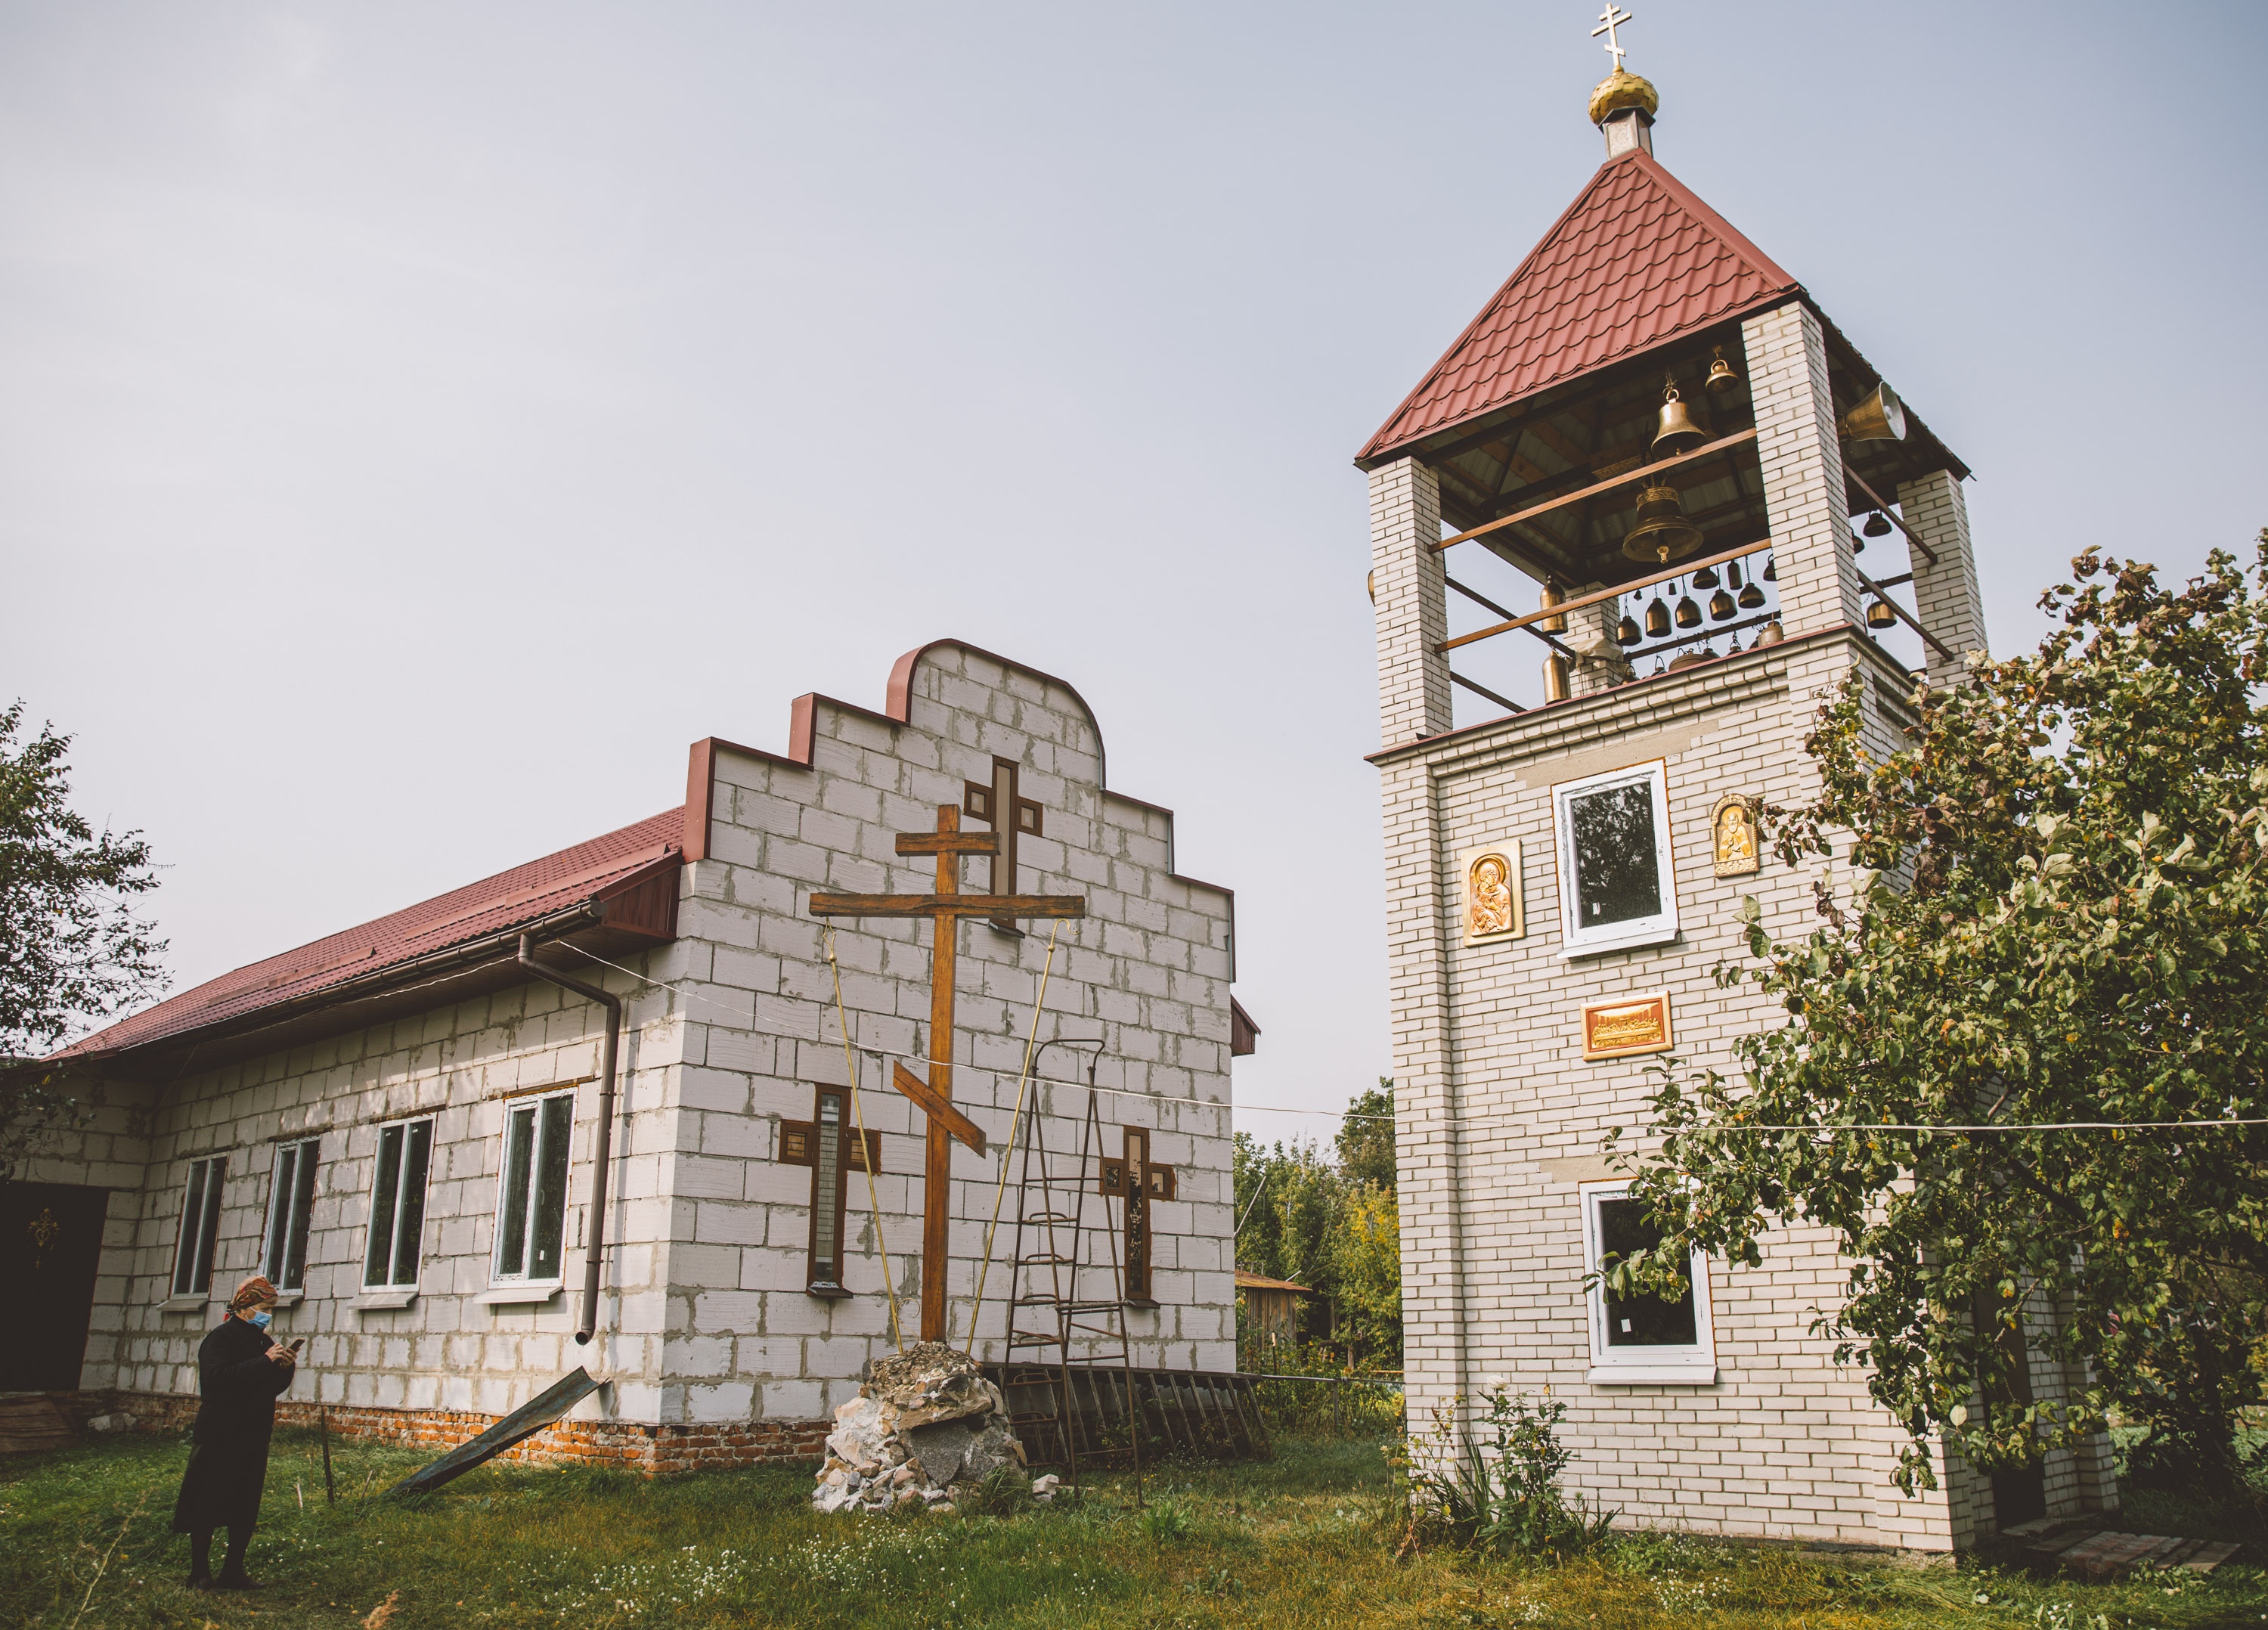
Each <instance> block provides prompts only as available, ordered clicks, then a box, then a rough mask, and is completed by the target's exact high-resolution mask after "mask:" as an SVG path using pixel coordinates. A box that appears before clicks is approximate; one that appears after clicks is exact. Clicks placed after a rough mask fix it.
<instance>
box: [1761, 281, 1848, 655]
mask: <svg viewBox="0 0 2268 1630" xmlns="http://www.w3.org/2000/svg"><path fill="white" fill-rule="evenodd" d="M1741 336H1742V342H1743V343H1744V344H1745V345H1746V347H1747V357H1748V366H1749V394H1750V399H1751V400H1752V401H1753V402H1754V403H1755V406H1756V457H1757V460H1758V461H1759V463H1760V464H1761V466H1762V468H1763V471H1764V508H1765V512H1766V513H1767V514H1768V515H1769V516H1770V518H1771V541H1772V557H1773V560H1774V563H1775V564H1776V566H1777V571H1778V580H1777V582H1776V583H1775V585H1774V586H1775V587H1777V588H1778V591H1779V603H1780V622H1781V623H1782V624H1783V625H1784V626H1785V627H1786V630H1787V631H1788V632H1789V633H1790V634H1808V633H1811V632H1814V631H1817V630H1819V629H1824V628H1835V627H1839V626H1844V625H1849V626H1851V627H1857V626H1859V622H1860V618H1861V616H1862V615H1863V612H1864V604H1863V601H1864V591H1863V590H1862V589H1861V588H1860V587H1859V579H1858V575H1857V569H1856V562H1855V559H1854V557H1853V556H1852V550H1851V525H1850V518H1849V516H1848V514H1847V513H1845V503H1846V499H1845V496H1844V479H1843V450H1842V446H1841V444H1840V443H1839V442H1838V441H1837V436H1836V426H1835V399H1834V396H1833V395H1831V394H1830V391H1829V389H1828V384H1827V344H1826V340H1825V337H1824V336H1823V333H1822V331H1821V329H1820V326H1819V319H1818V317H1817V316H1816V315H1815V314H1814V313H1812V311H1811V309H1810V307H1808V306H1805V305H1804V304H1802V303H1801V302H1800V301H1791V302H1790V303H1789V304H1787V305H1786V306H1779V307H1778V308H1777V309H1776V310H1772V311H1768V312H1764V313H1759V314H1758V315H1756V316H1754V317H1751V318H1749V320H1748V321H1745V322H1743V323H1742V325H1741Z"/></svg>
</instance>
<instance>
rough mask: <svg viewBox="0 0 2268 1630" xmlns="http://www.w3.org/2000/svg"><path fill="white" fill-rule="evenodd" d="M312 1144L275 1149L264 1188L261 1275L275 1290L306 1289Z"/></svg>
mask: <svg viewBox="0 0 2268 1630" xmlns="http://www.w3.org/2000/svg"><path fill="white" fill-rule="evenodd" d="M315 1147H316V1145H315V1140H314V1139H313V1138H309V1139H306V1140H303V1141H300V1142H296V1143H279V1144H277V1145H276V1170H275V1173H274V1175H273V1176H271V1177H270V1178H269V1184H268V1243H267V1249H266V1250H264V1251H262V1252H261V1272H263V1273H265V1274H267V1276H268V1280H269V1283H270V1284H272V1285H273V1286H275V1287H276V1289H278V1290H304V1289H306V1285H307V1213H308V1212H309V1211H310V1210H312V1209H313V1206H314V1203H315Z"/></svg>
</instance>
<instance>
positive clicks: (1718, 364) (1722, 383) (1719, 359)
mask: <svg viewBox="0 0 2268 1630" xmlns="http://www.w3.org/2000/svg"><path fill="white" fill-rule="evenodd" d="M1740 382H1741V376H1740V375H1739V374H1737V373H1735V372H1733V365H1732V364H1731V363H1729V362H1727V361H1726V360H1725V348H1724V347H1723V346H1721V345H1719V347H1717V354H1716V356H1715V357H1714V358H1712V359H1711V361H1710V364H1709V377H1708V379H1707V380H1706V381H1705V383H1706V385H1707V386H1708V388H1709V394H1710V395H1712V396H1718V395H1723V394H1724V393H1725V392H1727V391H1728V390H1730V389H1732V388H1733V387H1734V386H1735V385H1738V384H1739V383H1740Z"/></svg>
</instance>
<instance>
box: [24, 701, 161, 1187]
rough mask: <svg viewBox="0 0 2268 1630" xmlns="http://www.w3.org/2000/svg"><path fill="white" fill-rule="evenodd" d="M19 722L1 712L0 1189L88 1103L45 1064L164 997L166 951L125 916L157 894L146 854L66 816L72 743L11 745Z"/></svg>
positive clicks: (49, 735)
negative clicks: (78, 1039)
mask: <svg viewBox="0 0 2268 1630" xmlns="http://www.w3.org/2000/svg"><path fill="white" fill-rule="evenodd" d="M23 719H24V706H23V704H22V703H20V702H18V703H17V704H14V705H13V706H11V707H9V708H7V709H6V710H5V711H0V1177H5V1176H8V1175H10V1174H11V1173H12V1172H13V1171H14V1169H16V1167H17V1166H18V1164H20V1163H21V1162H22V1161H23V1159H24V1157H25V1155H26V1153H27V1152H28V1151H29V1150H30V1149H31V1148H32V1147H33V1145H34V1144H35V1143H36V1142H37V1141H38V1140H39V1139H40V1137H41V1136H42V1135H43V1134H45V1133H47V1132H50V1131H52V1130H53V1129H54V1128H55V1126H57V1125H61V1124H64V1123H66V1122H68V1121H69V1120H70V1118H71V1117H73V1116H74V1115H75V1114H76V1113H77V1112H78V1111H79V1110H82V1109H84V1108H85V1105H86V1103H87V1102H88V1100H87V1096H86V1094H87V1091H88V1088H87V1087H86V1084H85V1082H84V1081H79V1080H78V1079H77V1078H76V1076H75V1074H74V1073H73V1072H72V1071H70V1069H69V1068H68V1067H66V1066H63V1065H60V1064H57V1063H54V1062H51V1061H48V1060H47V1059H46V1058H45V1055H47V1054H49V1053H52V1052H53V1051H55V1049H56V1048H58V1047H60V1046H62V1045H63V1044H64V1043H66V1042H68V1041H70V1040H71V1039H73V1038H74V1037H75V1036H77V1035H80V1034H83V1033H84V1032H85V1031H86V1030H88V1029H92V1028H93V1026H94V1025H96V1024H97V1023H99V1022H102V1021H103V1020H105V1019H107V1018H109V1017H110V1016H112V1015H113V1014H116V1013H118V1012H120V1011H121V1010H122V1009H123V1008H125V1007H130V1006H133V1005H135V1004H136V1003H139V1002H141V1001H144V1000H146V999H149V998H150V997H151V996H154V995H156V994H157V993H158V992H159V991H160V990H162V989H163V988H164V986H165V975H164V972H163V970H161V969H160V968H159V966H158V956H159V955H160V954H161V953H162V952H163V951H164V950H165V945H164V943H163V942H162V941H160V940H157V939H155V938H154V937H152V932H151V926H150V925H149V924H148V923H146V922H144V921H142V920H141V919H139V918H136V917H135V915H134V914H133V911H132V908H131V905H130V904H129V903H130V902H131V901H132V899H133V898H134V897H135V896H137V895H141V894H144V893H146V892H148V891H149V890H150V889H153V888H155V887H156V886H157V878H156V877H155V876H154V875H153V874H152V873H151V868H150V849H149V845H147V844H145V843H144V842H143V840H142V837H141V835H140V834H139V833H136V832H128V833H125V834H123V835H116V834H113V833H111V832H108V831H105V832H103V833H101V834H99V836H98V835H97V834H96V832H95V830H94V829H93V828H92V826H90V825H89V824H88V823H87V822H86V820H85V818H84V817H83V816H81V815H78V814H77V813H76V812H75V811H73V810H72V808H71V807H70V776H69V767H68V764H67V762H66V757H65V756H66V754H67V753H68V751H69V749H70V737H69V736H59V735H57V734H55V730H54V728H53V727H52V726H41V728H40V733H39V734H38V735H36V736H34V737H33V739H32V740H30V741H19V739H18V738H19V736H20V734H21V732H22V728H23Z"/></svg>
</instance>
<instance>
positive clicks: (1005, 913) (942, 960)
mask: <svg viewBox="0 0 2268 1630" xmlns="http://www.w3.org/2000/svg"><path fill="white" fill-rule="evenodd" d="M999 849H1000V836H999V834H998V831H992V832H963V831H962V830H961V811H960V809H959V808H956V807H955V806H954V805H952V804H940V805H939V806H938V811H937V830H936V831H934V832H900V833H899V834H898V852H899V853H900V854H909V855H910V854H925V855H934V856H936V857H937V892H936V893H935V894H815V895H814V896H811V914H812V915H813V916H814V917H926V918H929V919H930V920H931V921H932V923H933V924H934V925H935V929H934V932H933V933H932V950H931V954H930V972H929V977H930V989H929V1077H928V1079H927V1080H924V1079H923V1078H922V1077H920V1076H918V1075H917V1074H915V1073H913V1072H912V1071H911V1070H909V1069H908V1068H906V1066H904V1065H902V1064H897V1065H893V1066H891V1070H890V1081H891V1084H892V1085H893V1086H895V1088H897V1089H898V1090H899V1091H900V1092H902V1093H903V1094H905V1095H906V1096H907V1097H909V1098H910V1099H912V1100H913V1101H914V1103H916V1104H917V1105H919V1106H920V1108H921V1110H922V1113H923V1114H924V1116H925V1117H928V1121H929V1143H928V1147H927V1151H926V1155H927V1158H926V1159H925V1160H924V1163H923V1166H922V1299H921V1336H922V1339H923V1340H924V1341H942V1340H944V1339H945V1260H946V1225H947V1224H948V1223H950V1222H951V1221H952V1218H951V1216H950V1214H949V1210H950V1207H951V1205H952V1199H953V1144H952V1142H951V1141H950V1140H952V1139H954V1138H958V1139H960V1140H961V1141H962V1142H963V1143H965V1144H967V1145H968V1147H970V1148H972V1149H974V1150H976V1153H978V1154H983V1153H984V1133H983V1131H982V1130H980V1129H979V1128H978V1127H977V1125H976V1123H975V1122H973V1121H971V1120H970V1119H969V1118H968V1117H967V1116H965V1115H963V1114H962V1113H961V1111H960V1110H956V1109H954V1107H953V993H954V955H955V952H956V951H957V950H958V948H959V946H960V939H961V918H964V917H989V918H992V919H993V920H994V921H995V922H1014V921H1015V920H1016V919H1018V918H1027V917H1084V916H1086V899H1085V897H1084V896H1079V895H1075V894H1015V893H1013V892H1012V893H1007V894H963V893H961V857H962V856H963V855H977V854H982V855H990V854H997V853H998V852H999ZM995 876H996V877H997V876H998V873H997V872H996V874H995ZM1006 881H1008V883H1009V885H1010V887H1011V889H1013V886H1014V874H1013V873H1010V874H1008V877H1007V879H1006ZM996 886H997V884H996Z"/></svg>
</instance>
